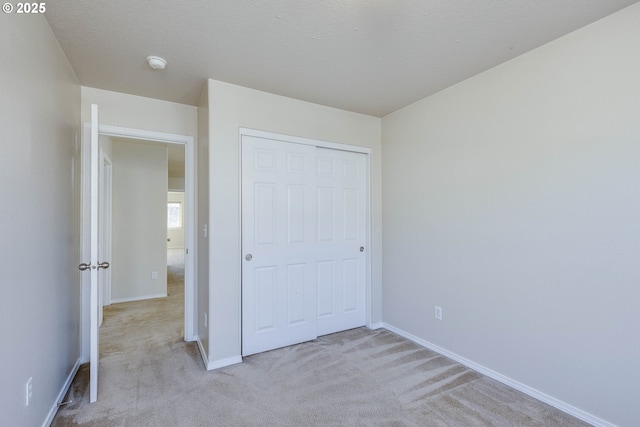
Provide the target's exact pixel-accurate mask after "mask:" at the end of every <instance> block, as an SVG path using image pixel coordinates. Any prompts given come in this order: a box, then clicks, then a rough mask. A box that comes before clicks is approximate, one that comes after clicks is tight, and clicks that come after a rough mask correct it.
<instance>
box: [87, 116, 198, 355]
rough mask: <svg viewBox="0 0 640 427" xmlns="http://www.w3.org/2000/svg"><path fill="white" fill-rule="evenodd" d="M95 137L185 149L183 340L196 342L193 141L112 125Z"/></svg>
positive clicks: (88, 124) (181, 136)
mask: <svg viewBox="0 0 640 427" xmlns="http://www.w3.org/2000/svg"><path fill="white" fill-rule="evenodd" d="M90 129H91V124H90V123H85V124H84V132H83V141H82V151H83V153H87V152H88V150H87V148H88V144H90V142H91V141H90V140H91V139H90V138H89V137H88V132H89V131H90ZM98 134H99V135H105V136H111V137H121V138H128V139H138V140H143V141H149V142H158V143H166V144H180V145H184V147H185V212H186V214H185V217H184V222H185V224H184V225H185V229H184V231H185V236H184V239H185V242H184V243H185V277H184V285H185V289H184V340H185V341H195V340H196V307H197V301H196V298H197V294H196V286H195V280H196V264H195V260H196V246H195V243H196V235H195V232H196V197H195V195H196V188H195V185H196V166H195V150H196V147H195V138H194V137H193V136H189V135H178V134H172V133H167V132H156V131H149V130H143V129H135V128H126V127H121V126H112V125H103V124H99V125H98ZM88 160H89V159H88V156H86V155H84V154H83V156H82V168H83V169H82V170H83V171H87V170H88V165H89V163H88ZM85 175H86V174H83V186H82V188H83V189H82V198H81V199H82V202H81V209H82V218H83V221H82V224H83V226H82V232H81V234H82V238H81V239H82V240H81V241H82V254H83V256H84V254H85V253H87V252H86V248H87V241H88V240H89V239H88V238H89V236H88V227H87V224H86V223H87V222H88V221H87V220H86V218H87V216H86V215H87V213H86V212H87V209H88V208H87V206H88V204H89V202H90V200H91V197H90V196H91V193H90V189H89V188H87V185H86V184H85V182H84V180H85ZM88 290H89V287H88V286H85V282H84V280H83V285H82V299H81V301H82V316H81V317H82V327H81V334H80V350H81V351H80V354H81V361H82V362H87V361H89V315H90V310H89V309H90V304H89V295H88V294H89V292H88Z"/></svg>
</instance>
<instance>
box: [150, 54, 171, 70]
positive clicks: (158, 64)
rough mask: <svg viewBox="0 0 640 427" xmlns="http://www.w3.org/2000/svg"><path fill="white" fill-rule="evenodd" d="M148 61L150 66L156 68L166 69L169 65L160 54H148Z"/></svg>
mask: <svg viewBox="0 0 640 427" xmlns="http://www.w3.org/2000/svg"><path fill="white" fill-rule="evenodd" d="M147 62H148V63H149V67H151V68H153V69H154V70H164V68H165V67H166V66H167V61H165V60H164V59H163V58H160V57H159V56H147Z"/></svg>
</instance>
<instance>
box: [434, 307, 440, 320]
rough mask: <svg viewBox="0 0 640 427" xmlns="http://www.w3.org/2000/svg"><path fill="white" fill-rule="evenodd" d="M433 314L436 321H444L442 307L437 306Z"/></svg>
mask: <svg viewBox="0 0 640 427" xmlns="http://www.w3.org/2000/svg"><path fill="white" fill-rule="evenodd" d="M433 314H434V317H435V318H436V319H438V320H442V307H439V306H437V305H436V306H435V307H434V308H433Z"/></svg>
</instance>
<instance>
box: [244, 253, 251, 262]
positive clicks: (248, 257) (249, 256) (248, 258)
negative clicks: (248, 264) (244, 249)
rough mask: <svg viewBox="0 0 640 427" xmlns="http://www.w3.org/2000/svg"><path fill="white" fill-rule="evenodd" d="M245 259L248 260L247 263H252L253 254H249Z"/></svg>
mask: <svg viewBox="0 0 640 427" xmlns="http://www.w3.org/2000/svg"><path fill="white" fill-rule="evenodd" d="M244 259H246V260H247V261H251V260H252V259H253V255H251V254H247V255H246V256H245V257H244Z"/></svg>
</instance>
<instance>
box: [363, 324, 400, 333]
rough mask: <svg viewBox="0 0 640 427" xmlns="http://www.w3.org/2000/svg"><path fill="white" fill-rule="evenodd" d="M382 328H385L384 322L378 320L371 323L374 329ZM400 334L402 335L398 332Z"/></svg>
mask: <svg viewBox="0 0 640 427" xmlns="http://www.w3.org/2000/svg"><path fill="white" fill-rule="evenodd" d="M380 328H384V323H382V322H377V323H372V324H371V325H369V329H371V330H372V331H375V330H376V329H380ZM398 335H400V334H398Z"/></svg>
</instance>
